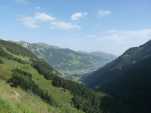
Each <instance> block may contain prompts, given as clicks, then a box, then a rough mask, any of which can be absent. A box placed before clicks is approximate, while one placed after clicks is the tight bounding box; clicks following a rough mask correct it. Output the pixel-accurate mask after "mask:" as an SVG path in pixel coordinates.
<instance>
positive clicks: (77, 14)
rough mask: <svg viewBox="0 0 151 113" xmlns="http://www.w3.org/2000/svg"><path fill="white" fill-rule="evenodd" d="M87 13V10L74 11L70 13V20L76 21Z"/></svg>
mask: <svg viewBox="0 0 151 113" xmlns="http://www.w3.org/2000/svg"><path fill="white" fill-rule="evenodd" d="M87 15H88V13H87V12H76V13H74V14H72V15H71V20H73V21H77V20H80V19H81V18H83V17H84V16H87Z"/></svg>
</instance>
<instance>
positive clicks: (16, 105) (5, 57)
mask: <svg viewBox="0 0 151 113" xmlns="http://www.w3.org/2000/svg"><path fill="white" fill-rule="evenodd" d="M59 75H60V73H59V72H58V71H57V70H55V69H53V68H52V67H51V66H49V65H48V64H47V63H45V62H44V61H41V60H39V59H38V58H37V57H36V56H35V55H33V54H32V53H31V52H30V51H28V50H26V49H25V48H23V47H21V46H19V45H17V44H15V43H12V42H7V41H2V40H1V41H0V92H1V93H0V113H102V107H101V104H102V103H101V99H102V98H103V97H104V96H105V95H104V94H102V93H96V92H93V91H91V90H89V89H87V88H86V87H84V86H83V85H80V84H78V83H75V82H72V81H70V80H65V79H63V78H61V77H59Z"/></svg>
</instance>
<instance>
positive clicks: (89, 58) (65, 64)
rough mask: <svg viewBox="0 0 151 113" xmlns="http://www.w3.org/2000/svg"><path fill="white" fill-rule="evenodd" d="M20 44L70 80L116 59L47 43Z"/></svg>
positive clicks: (105, 54) (111, 56) (104, 54)
mask: <svg viewBox="0 0 151 113" xmlns="http://www.w3.org/2000/svg"><path fill="white" fill-rule="evenodd" d="M19 43H20V44H21V45H23V46H24V47H26V48H27V49H29V50H31V51H32V52H33V53H34V54H35V55H36V56H38V57H39V58H42V59H44V60H45V61H46V62H48V63H49V64H50V65H52V66H53V67H54V68H56V69H58V70H59V71H60V72H62V73H64V75H68V76H67V77H66V78H68V79H69V78H72V77H73V78H76V77H78V78H79V77H80V76H81V75H84V74H86V73H88V72H92V71H94V70H96V69H97V68H98V67H102V66H103V65H105V64H106V63H108V62H110V61H112V60H113V59H114V58H115V56H114V55H111V54H107V53H103V52H102V53H100V52H97V53H96V52H95V53H88V52H81V51H74V50H71V49H68V48H60V47H57V46H51V45H48V44H45V43H28V42H19ZM72 75H73V76H72ZM74 75H75V76H74Z"/></svg>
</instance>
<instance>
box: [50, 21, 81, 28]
mask: <svg viewBox="0 0 151 113" xmlns="http://www.w3.org/2000/svg"><path fill="white" fill-rule="evenodd" d="M51 24H52V25H53V26H54V27H56V28H59V29H63V30H70V29H80V26H78V25H75V24H73V23H70V22H64V21H55V22H52V23H51Z"/></svg>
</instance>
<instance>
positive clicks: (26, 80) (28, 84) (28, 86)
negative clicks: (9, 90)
mask: <svg viewBox="0 0 151 113" xmlns="http://www.w3.org/2000/svg"><path fill="white" fill-rule="evenodd" d="M8 83H9V84H10V85H11V86H12V87H17V86H20V87H21V88H22V89H24V90H26V91H27V90H29V91H31V92H33V93H34V94H35V95H38V96H40V97H41V98H42V99H43V100H44V101H46V102H47V103H49V104H51V105H56V103H55V101H54V100H53V98H52V97H51V95H50V94H49V93H48V91H45V90H43V89H41V88H39V86H38V85H37V84H35V82H34V81H33V80H32V75H31V74H30V73H27V72H24V71H22V70H19V69H15V70H13V75H12V78H11V79H10V80H8Z"/></svg>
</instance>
